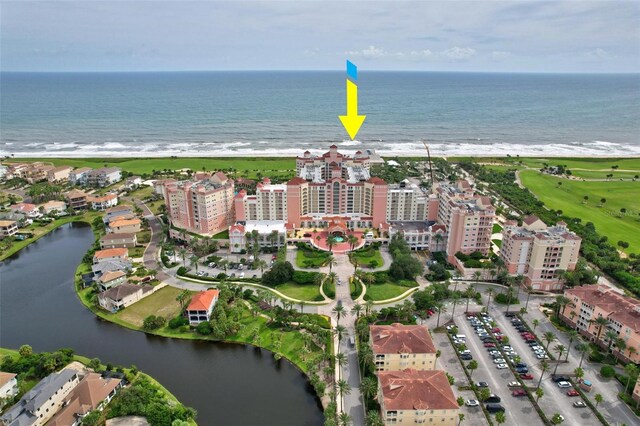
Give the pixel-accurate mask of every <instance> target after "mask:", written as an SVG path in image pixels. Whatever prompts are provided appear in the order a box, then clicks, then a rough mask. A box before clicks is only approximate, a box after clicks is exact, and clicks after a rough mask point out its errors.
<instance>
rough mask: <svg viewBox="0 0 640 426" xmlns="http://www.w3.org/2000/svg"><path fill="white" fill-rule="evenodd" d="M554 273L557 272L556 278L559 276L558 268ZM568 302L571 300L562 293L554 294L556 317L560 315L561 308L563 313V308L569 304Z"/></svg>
mask: <svg viewBox="0 0 640 426" xmlns="http://www.w3.org/2000/svg"><path fill="white" fill-rule="evenodd" d="M556 273H557V274H558V278H559V277H560V270H558V271H556ZM569 302H571V300H569V298H567V297H565V296H563V295H559V296H556V318H558V317H560V311H561V310H562V314H563V315H564V310H565V308H566V307H567V305H568V304H569Z"/></svg>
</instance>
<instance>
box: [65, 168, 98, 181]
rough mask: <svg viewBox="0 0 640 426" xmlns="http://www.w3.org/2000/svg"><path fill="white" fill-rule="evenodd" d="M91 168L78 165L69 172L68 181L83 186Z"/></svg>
mask: <svg viewBox="0 0 640 426" xmlns="http://www.w3.org/2000/svg"><path fill="white" fill-rule="evenodd" d="M91 170H93V169H92V168H91V167H80V168H78V169H75V170H72V171H71V172H70V173H69V183H70V184H72V185H80V186H84V185H86V184H87V179H88V178H89V172H90V171H91Z"/></svg>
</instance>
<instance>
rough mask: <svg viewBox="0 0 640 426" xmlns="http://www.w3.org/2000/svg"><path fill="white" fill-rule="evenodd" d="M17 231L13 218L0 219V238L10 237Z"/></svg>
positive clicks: (16, 224) (16, 223)
mask: <svg viewBox="0 0 640 426" xmlns="http://www.w3.org/2000/svg"><path fill="white" fill-rule="evenodd" d="M17 233H18V222H16V221H15V220H0V239H3V238H6V237H12V236H14V235H16V234H17Z"/></svg>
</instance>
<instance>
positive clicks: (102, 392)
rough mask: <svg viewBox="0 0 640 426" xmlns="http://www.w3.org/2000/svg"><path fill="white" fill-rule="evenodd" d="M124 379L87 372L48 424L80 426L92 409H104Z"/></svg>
mask: <svg viewBox="0 0 640 426" xmlns="http://www.w3.org/2000/svg"><path fill="white" fill-rule="evenodd" d="M123 384H124V382H123V380H122V379H117V378H110V377H106V378H103V377H102V376H101V375H100V374H97V373H89V374H87V375H86V376H85V377H84V378H83V379H82V380H80V383H78V386H76V387H75V389H73V390H72V391H71V393H70V394H69V395H68V396H67V397H66V398H65V400H64V402H63V408H62V409H61V410H60V411H58V413H57V414H56V415H55V416H54V417H53V418H52V419H51V421H50V422H49V423H48V424H47V426H79V425H81V424H82V419H83V418H84V417H85V416H86V415H87V414H88V413H89V412H91V411H94V410H98V411H102V410H103V409H104V407H105V406H106V405H107V404H108V403H109V402H111V400H112V399H113V397H114V396H115V395H116V393H117V392H118V390H119V389H120V388H122V386H123Z"/></svg>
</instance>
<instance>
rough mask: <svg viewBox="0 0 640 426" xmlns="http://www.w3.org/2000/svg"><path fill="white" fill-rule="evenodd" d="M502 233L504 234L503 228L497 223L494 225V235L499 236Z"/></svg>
mask: <svg viewBox="0 0 640 426" xmlns="http://www.w3.org/2000/svg"><path fill="white" fill-rule="evenodd" d="M500 232H502V226H500V225H499V224H497V223H494V224H493V229H492V230H491V233H492V234H499V233H500Z"/></svg>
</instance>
